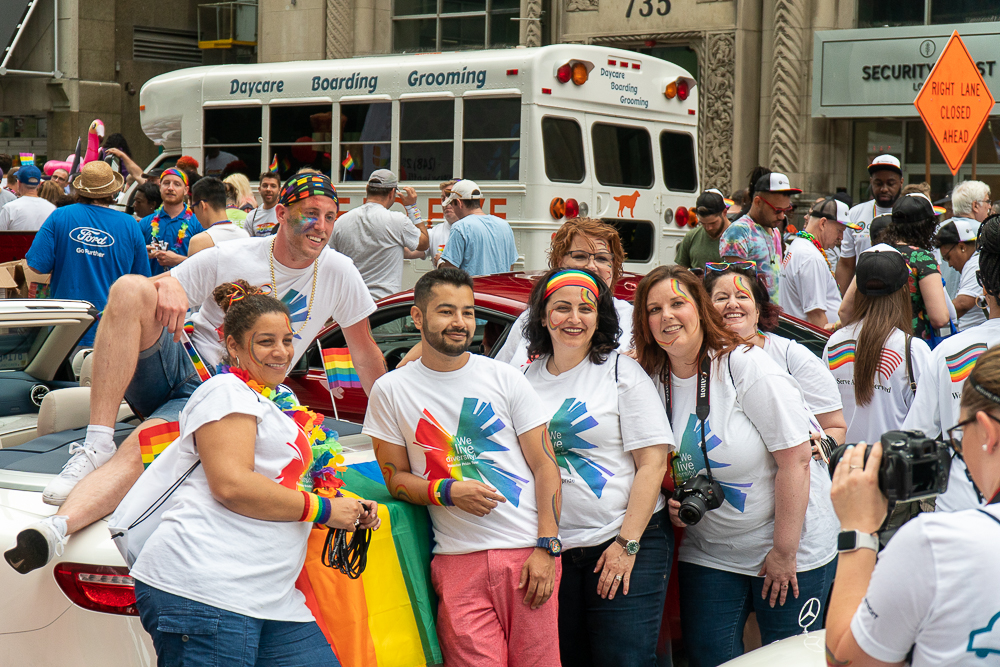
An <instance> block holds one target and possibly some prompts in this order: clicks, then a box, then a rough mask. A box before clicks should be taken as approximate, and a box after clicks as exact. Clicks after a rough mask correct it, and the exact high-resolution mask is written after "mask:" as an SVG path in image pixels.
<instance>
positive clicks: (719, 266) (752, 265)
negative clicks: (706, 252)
mask: <svg viewBox="0 0 1000 667" xmlns="http://www.w3.org/2000/svg"><path fill="white" fill-rule="evenodd" d="M705 268H706V269H707V270H709V271H715V272H716V273H725V272H726V271H728V270H729V269H736V270H738V271H749V270H753V271H754V272H756V271H757V262H754V261H752V260H749V259H741V260H737V261H735V262H705Z"/></svg>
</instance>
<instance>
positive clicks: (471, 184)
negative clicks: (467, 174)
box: [441, 178, 483, 206]
mask: <svg viewBox="0 0 1000 667" xmlns="http://www.w3.org/2000/svg"><path fill="white" fill-rule="evenodd" d="M482 198H483V193H482V191H481V190H480V189H479V186H478V185H476V182H475V181H470V180H469V179H467V178H466V179H462V180H461V181H459V182H458V183H455V185H453V186H451V188H450V189H449V190H448V196H447V197H446V198H445V200H444V201H443V202H441V205H442V206H447V205H448V204H450V203H452V202H453V201H457V200H459V199H464V200H470V199H472V200H478V199H482Z"/></svg>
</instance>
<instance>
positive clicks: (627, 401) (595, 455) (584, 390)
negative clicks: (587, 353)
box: [525, 352, 674, 549]
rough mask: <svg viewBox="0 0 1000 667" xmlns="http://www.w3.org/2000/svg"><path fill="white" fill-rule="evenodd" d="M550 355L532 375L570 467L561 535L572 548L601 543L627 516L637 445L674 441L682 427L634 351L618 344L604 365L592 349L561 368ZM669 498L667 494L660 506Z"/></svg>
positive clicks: (565, 470)
mask: <svg viewBox="0 0 1000 667" xmlns="http://www.w3.org/2000/svg"><path fill="white" fill-rule="evenodd" d="M546 359H547V357H546V358H541V359H539V360H538V361H537V363H533V364H531V366H529V367H528V369H527V371H525V377H527V378H528V381H529V382H530V383H531V386H532V387H534V389H535V391H536V392H538V396H539V398H541V399H542V405H543V407H544V408H545V414H547V415H552V417H551V419H550V420H549V436H550V438H551V439H552V447H553V448H554V449H555V453H556V460H557V461H558V462H559V469H560V470H559V471H560V473H561V474H562V494H563V504H562V515H561V517H560V521H559V537H560V538H561V539H562V543H563V547H564V548H566V549H573V548H576V547H593V546H597V545H599V544H602V543H604V542H607V541H608V540H610V539H612V538H614V537H615V535H617V534H618V531H619V530H621V526H622V522H623V521H624V520H625V510H626V509H628V499H629V495H630V494H631V491H632V482H633V480H634V479H635V471H636V465H635V460H634V459H633V458H632V456H631V455H630V454H629V452H632V451H635V450H637V449H642V448H643V447H651V446H653V445H664V444H665V445H670V448H671V449H673V445H674V435H673V433H672V432H671V431H670V423H669V422H668V421H667V413H666V412H664V410H663V403H662V402H661V401H660V397H659V396H658V395H657V393H656V387H655V386H654V385H653V381H652V380H650V379H649V376H648V375H646V372H645V371H644V370H642V366H640V365H639V364H638V362H636V361H635V360H634V359H631V358H630V357H626V356H624V355H619V354H618V353H617V352H612V353H611V354H609V355H608V358H607V360H606V361H605V362H604V363H603V364H601V365H596V364H594V363H593V362H591V361H590V358H589V357H588V358H587V359H584V360H583V361H582V362H581V363H579V364H577V365H576V366H575V367H574V368H572V369H570V370H568V371H566V372H565V373H561V374H560V375H552V374H551V373H550V372H549V371H548V369H547V368H546V367H545V362H546ZM615 364H617V374H618V380H617V381H616V380H615V372H616V371H615ZM666 502H667V501H666V498H664V497H663V495H662V494H661V495H660V496H659V497H658V498H657V501H656V508H655V509H654V511H655V512H659V511H660V510H661V509H663V507H664V506H665V505H666Z"/></svg>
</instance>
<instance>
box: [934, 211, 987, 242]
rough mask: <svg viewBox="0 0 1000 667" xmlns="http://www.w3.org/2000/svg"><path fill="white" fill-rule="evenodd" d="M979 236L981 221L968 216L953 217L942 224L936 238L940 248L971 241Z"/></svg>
mask: <svg viewBox="0 0 1000 667" xmlns="http://www.w3.org/2000/svg"><path fill="white" fill-rule="evenodd" d="M978 236H979V223H978V222H976V221H975V220H970V219H968V218H952V219H951V220H949V221H948V222H946V223H944V224H943V225H941V228H940V229H938V231H937V234H936V235H935V237H934V240H935V241H936V242H937V246H938V247H939V248H940V247H942V246H946V245H955V244H956V243H969V242H972V241H975V240H976V238H977V237H978Z"/></svg>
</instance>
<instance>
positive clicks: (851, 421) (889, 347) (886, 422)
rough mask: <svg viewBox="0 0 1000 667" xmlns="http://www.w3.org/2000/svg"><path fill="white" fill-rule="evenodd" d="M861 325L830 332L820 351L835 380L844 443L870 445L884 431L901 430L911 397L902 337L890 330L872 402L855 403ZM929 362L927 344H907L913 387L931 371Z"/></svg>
mask: <svg viewBox="0 0 1000 667" xmlns="http://www.w3.org/2000/svg"><path fill="white" fill-rule="evenodd" d="M862 324H863V322H855V323H854V324H851V325H848V326H846V327H843V328H842V329H838V330H837V331H835V332H833V335H831V336H830V339H829V340H828V341H827V342H826V348H824V350H823V361H824V362H826V364H827V366H828V367H829V369H830V372H831V373H833V376H834V378H836V380H837V386H838V388H839V389H840V397H841V399H842V400H843V402H844V419H845V420H846V421H847V442H867V443H873V442H878V440H879V439H880V438H881V437H882V434H883V433H885V432H886V431H897V430H899V429H900V428H902V426H903V422H904V421H905V419H906V413H907V412H908V411H909V409H910V405H912V404H913V399H914V394H913V391H912V390H911V389H910V378H909V376H908V375H907V374H906V334H904V333H903V332H902V331H900V330H899V329H893V331H892V333H891V334H890V335H889V337H888V339H887V340H886V342H885V345H884V346H883V349H882V357H881V360H880V361H879V369H878V370H877V371H876V372H875V390H874V391H873V392H872V400H871V402H870V403H869V404H868V405H864V406H860V405H858V404H857V401H856V400H855V397H854V358H855V354H856V352H857V345H858V335H859V334H860V333H861V326H862ZM930 359H931V350H930V348H929V347H928V346H927V343H925V342H924V341H922V340H920V339H919V338H913V340H912V341H911V342H910V361H911V362H912V366H913V380H914V381H915V382H916V383H917V387H920V383H921V381H922V380H924V379H925V376H926V374H927V373H928V371H929V370H930V368H931V366H930V363H931V361H930Z"/></svg>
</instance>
